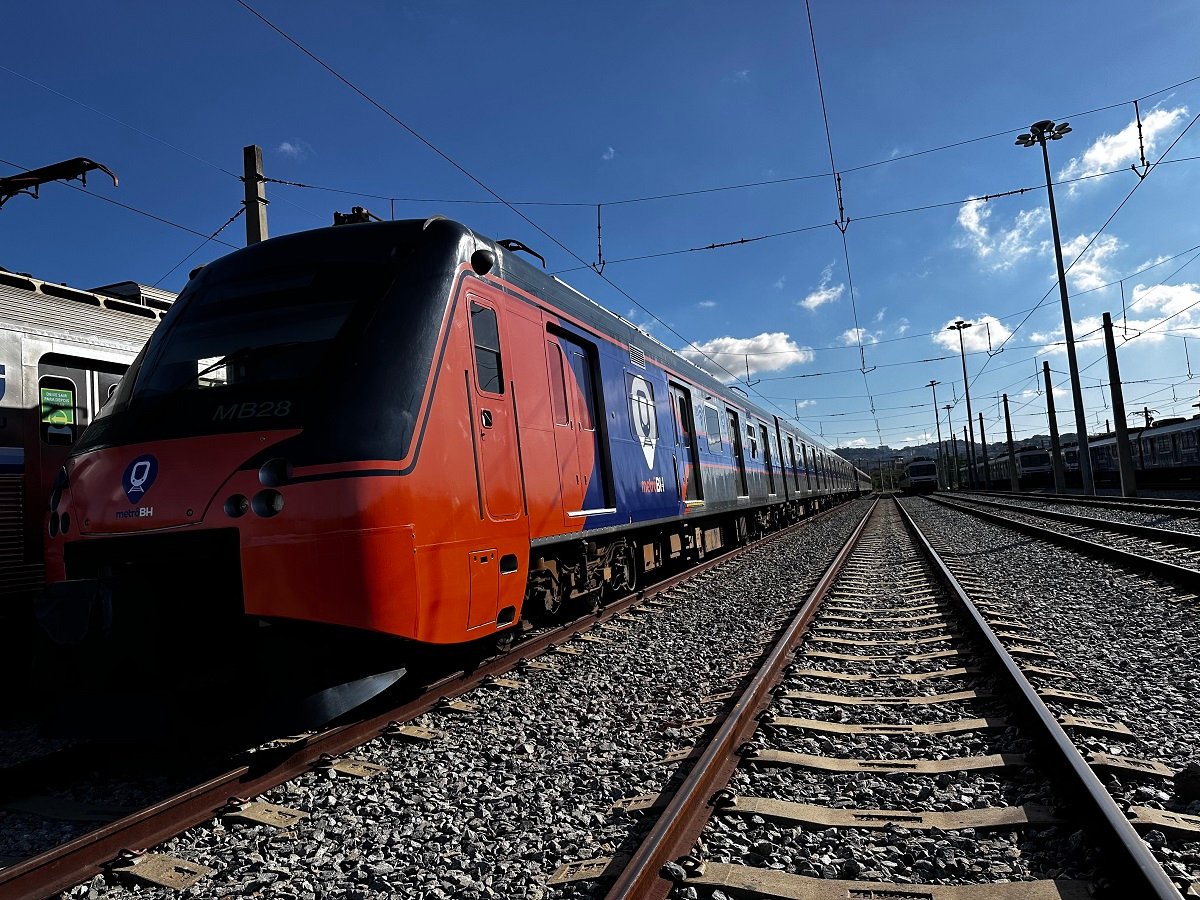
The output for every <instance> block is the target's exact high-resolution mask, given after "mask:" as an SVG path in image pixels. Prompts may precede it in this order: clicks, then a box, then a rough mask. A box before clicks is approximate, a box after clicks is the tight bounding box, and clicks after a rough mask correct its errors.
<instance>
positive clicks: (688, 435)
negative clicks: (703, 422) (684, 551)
mask: <svg viewBox="0 0 1200 900" xmlns="http://www.w3.org/2000/svg"><path fill="white" fill-rule="evenodd" d="M667 387H668V390H669V393H670V395H671V411H672V412H673V413H674V415H673V416H672V417H671V418H672V419H673V420H674V422H675V459H676V463H675V465H676V472H675V483H676V484H677V485H678V487H679V499H680V500H683V501H685V502H687V501H697V500H703V499H704V495H703V492H702V490H701V486H700V466H699V455H698V454H697V452H696V422H695V414H694V413H693V412H692V398H691V394H690V392H689V391H688V389H687V388H685V387H683V386H682V385H679V384H676V383H675V382H674V381H672V382H669V383H668V385H667ZM680 466H682V467H683V471H682V472H680V471H679V467H680Z"/></svg>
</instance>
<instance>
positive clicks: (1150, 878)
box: [896, 503, 1181, 900]
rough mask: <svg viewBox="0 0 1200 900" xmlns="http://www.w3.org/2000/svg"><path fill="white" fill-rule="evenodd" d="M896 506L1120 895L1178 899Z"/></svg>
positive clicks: (987, 628) (1018, 671) (1054, 721)
mask: <svg viewBox="0 0 1200 900" xmlns="http://www.w3.org/2000/svg"><path fill="white" fill-rule="evenodd" d="M896 506H897V507H899V509H900V513H901V516H902V518H903V520H904V521H905V523H906V524H907V526H908V527H909V529H911V532H912V534H913V535H914V537H916V539H917V540H918V542H919V544H920V545H921V546H922V547H923V548H924V550H925V553H926V555H927V556H928V558H929V560H930V561H931V562H932V563H933V565H934V566H935V567H936V569H937V570H938V572H939V573H940V575H941V577H942V579H943V580H944V581H945V582H946V584H947V585H948V586H949V587H950V588H951V590H952V592H953V594H954V597H955V599H956V600H957V601H958V602H959V605H960V606H961V607H962V608H963V609H964V610H965V612H966V614H967V621H968V622H969V623H970V625H971V626H972V628H973V630H974V631H975V633H976V635H977V637H978V638H979V640H980V642H981V643H983V644H984V645H985V646H987V647H988V648H989V649H990V650H991V651H992V655H993V657H994V658H995V661H996V662H997V663H998V664H999V666H1000V668H1001V670H1002V671H1003V672H1004V673H1005V674H1006V675H1007V676H1008V682H1009V684H1010V686H1011V688H1012V689H1013V690H1012V692H1011V693H1010V694H1009V696H1014V697H1015V698H1016V703H1015V705H1017V706H1018V711H1019V712H1022V713H1024V715H1023V716H1022V718H1023V719H1024V720H1026V722H1027V723H1029V724H1030V725H1031V726H1032V727H1033V728H1034V729H1035V730H1036V731H1039V732H1040V735H1038V737H1040V738H1041V741H1040V746H1041V747H1042V749H1043V750H1046V751H1047V756H1046V759H1047V761H1048V762H1049V764H1050V765H1051V766H1052V767H1053V768H1055V769H1056V770H1058V771H1059V772H1060V773H1062V774H1064V775H1066V776H1067V779H1066V780H1065V781H1063V782H1059V785H1058V786H1061V787H1064V788H1065V789H1066V790H1067V792H1068V793H1070V794H1072V795H1073V796H1074V798H1075V799H1076V800H1077V801H1078V802H1080V803H1081V804H1082V805H1083V806H1084V807H1085V808H1086V809H1087V810H1088V811H1089V812H1090V813H1092V815H1090V816H1088V817H1087V821H1088V822H1089V824H1088V825H1087V826H1085V827H1086V828H1088V830H1090V831H1092V832H1093V836H1094V837H1097V838H1098V839H1099V840H1100V841H1101V842H1102V843H1103V844H1105V845H1106V846H1107V847H1108V848H1109V849H1110V850H1111V851H1112V852H1113V853H1114V854H1115V857H1114V858H1113V859H1112V860H1111V863H1112V865H1111V867H1110V869H1111V872H1112V874H1113V875H1114V876H1115V877H1116V878H1117V879H1119V880H1121V881H1123V882H1124V883H1125V887H1126V889H1127V890H1129V891H1131V893H1129V894H1122V896H1129V897H1137V898H1139V900H1181V897H1180V893H1179V891H1178V890H1176V888H1175V885H1174V884H1173V883H1172V882H1171V879H1170V878H1169V877H1168V876H1167V873H1166V872H1165V871H1164V870H1163V867H1162V865H1161V864H1160V863H1159V862H1158V860H1156V859H1155V858H1154V855H1153V854H1152V853H1151V852H1150V849H1149V847H1148V846H1147V845H1146V843H1145V842H1144V841H1143V840H1142V838H1141V835H1139V834H1138V833H1137V831H1136V830H1134V827H1133V826H1132V825H1131V824H1129V820H1128V819H1127V818H1126V817H1125V813H1124V812H1123V811H1122V810H1121V808H1120V807H1119V806H1117V804H1116V801H1114V800H1113V798H1112V797H1111V796H1110V795H1109V793H1108V791H1107V789H1105V787H1104V785H1103V784H1102V783H1101V782H1100V779H1099V778H1098V777H1096V773H1095V772H1093V771H1092V769H1091V767H1090V766H1089V765H1088V764H1087V761H1086V760H1084V758H1083V756H1082V755H1081V754H1080V753H1079V750H1078V749H1076V747H1075V745H1074V744H1073V743H1072V742H1071V739H1070V738H1069V737H1068V736H1067V733H1066V732H1065V731H1064V730H1063V727H1062V725H1060V724H1059V723H1058V720H1057V719H1055V717H1054V714H1053V713H1052V712H1051V711H1050V710H1049V709H1048V708H1047V707H1046V704H1045V703H1043V702H1042V699H1041V698H1040V697H1039V696H1038V694H1037V691H1036V689H1035V688H1034V687H1033V685H1031V684H1030V683H1029V681H1028V679H1027V678H1026V677H1025V674H1024V673H1023V672H1022V671H1021V668H1020V666H1018V665H1017V664H1016V662H1014V661H1013V658H1012V657H1011V656H1010V655H1009V653H1008V650H1007V649H1005V647H1004V644H1002V643H1001V642H1000V639H999V638H998V637H996V635H995V633H994V632H993V631H992V629H991V626H990V625H988V623H987V620H986V619H985V618H984V617H983V614H982V613H980V611H979V608H978V607H977V606H976V605H975V603H974V602H973V601H972V600H971V598H970V597H969V596H968V595H967V593H966V591H964V590H963V587H962V585H961V584H959V582H958V579H957V578H955V576H954V573H953V572H951V571H950V569H949V567H948V566H947V565H946V563H945V562H944V561H943V560H942V558H941V556H939V555H938V553H937V551H936V550H934V549H933V547H932V546H931V545H930V543H929V540H928V539H927V538H926V537H925V535H924V533H923V532H922V531H921V529H920V528H918V527H917V525H916V523H915V522H914V521H913V520H912V517H911V516H909V514H908V511H907V510H906V509H905V508H904V507H903V506H902V505H901V504H899V503H897V504H896ZM1035 740H1036V737H1035Z"/></svg>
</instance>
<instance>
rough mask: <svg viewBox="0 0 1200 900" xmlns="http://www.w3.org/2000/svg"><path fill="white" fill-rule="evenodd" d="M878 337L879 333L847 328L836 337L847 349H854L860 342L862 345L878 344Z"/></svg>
mask: <svg viewBox="0 0 1200 900" xmlns="http://www.w3.org/2000/svg"><path fill="white" fill-rule="evenodd" d="M879 335H880V332H870V331H867V329H865V328H847V329H846V330H845V331H843V332H842V333H841V334H840V335H838V340H839V341H841V342H842V343H843V344H845V345H846V346H847V347H854V346H857V345H858V344H859V343H860V342H861V343H863V344H878V343H879Z"/></svg>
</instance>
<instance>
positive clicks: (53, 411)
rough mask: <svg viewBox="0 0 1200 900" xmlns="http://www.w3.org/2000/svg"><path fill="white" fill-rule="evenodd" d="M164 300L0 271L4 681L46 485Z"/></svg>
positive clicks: (30, 579)
mask: <svg viewBox="0 0 1200 900" xmlns="http://www.w3.org/2000/svg"><path fill="white" fill-rule="evenodd" d="M174 298H175V295H174V294H172V293H170V292H168V291H160V290H157V289H155V288H149V287H146V286H145V285H138V284H135V283H133V282H123V283H120V284H114V285H108V286H105V287H101V288H96V289H94V290H91V291H82V290H78V289H76V288H72V287H67V286H66V285H60V284H53V283H50V282H45V281H40V280H38V279H35V278H31V277H29V276H27V275H19V274H16V273H14V272H9V271H6V270H3V269H0V634H2V635H4V638H5V640H4V648H3V649H4V652H3V653H0V660H3V662H2V663H0V667H3V670H4V672H3V674H4V676H10V675H13V674H14V671H15V670H17V669H19V668H21V667H22V666H23V665H24V664H25V662H26V656H25V654H26V652H27V650H28V648H29V645H30V640H29V638H30V637H31V635H32V624H31V622H32V612H31V610H32V605H31V604H32V600H33V597H34V596H35V595H36V594H37V593H39V592H40V591H41V589H42V585H43V576H44V567H43V535H44V534H45V524H46V521H45V520H46V500H47V498H48V497H49V496H50V491H51V488H52V486H53V483H54V480H55V478H56V476H57V475H58V473H59V471H60V470H61V469H62V466H63V463H64V462H66V459H67V456H68V455H69V454H70V452H71V448H72V447H73V446H74V444H75V442H76V441H77V440H78V438H79V436H80V434H82V432H83V430H84V429H85V428H86V427H87V426H88V424H89V423H90V422H91V421H92V419H93V418H94V417H95V416H96V414H97V413H98V412H99V410H100V407H101V406H102V405H103V403H104V401H105V400H106V399H107V398H108V396H109V395H110V393H111V392H112V391H113V390H114V389H115V387H116V384H117V381H118V380H119V379H120V377H121V374H122V373H123V372H124V371H125V370H126V368H127V367H128V365H129V363H130V362H131V361H132V360H133V358H134V355H135V354H136V353H137V352H138V350H139V349H141V347H142V345H143V344H144V343H145V341H146V339H147V338H148V337H149V336H150V333H151V332H152V331H153V330H154V328H155V326H157V325H158V322H159V320H160V318H161V317H162V315H163V313H164V311H165V310H166V309H168V308H169V307H170V305H171V301H172V300H174ZM6 683H12V682H11V681H10V682H6Z"/></svg>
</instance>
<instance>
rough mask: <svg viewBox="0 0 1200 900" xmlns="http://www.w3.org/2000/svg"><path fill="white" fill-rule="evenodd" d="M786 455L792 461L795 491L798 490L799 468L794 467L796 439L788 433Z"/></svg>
mask: <svg viewBox="0 0 1200 900" xmlns="http://www.w3.org/2000/svg"><path fill="white" fill-rule="evenodd" d="M788 457H789V458H790V460H791V463H792V484H793V485H794V486H795V488H796V491H797V493H798V492H799V491H800V470H799V469H798V468H797V467H796V441H795V440H794V439H793V438H792V436H791V435H790V434H789V435H788Z"/></svg>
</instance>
